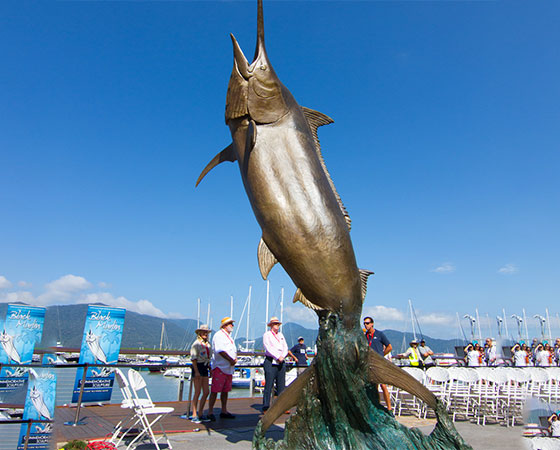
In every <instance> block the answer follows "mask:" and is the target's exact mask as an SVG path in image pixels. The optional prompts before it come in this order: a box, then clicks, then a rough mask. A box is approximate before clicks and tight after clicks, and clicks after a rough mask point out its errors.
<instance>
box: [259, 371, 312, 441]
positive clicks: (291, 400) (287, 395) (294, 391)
mask: <svg viewBox="0 0 560 450" xmlns="http://www.w3.org/2000/svg"><path fill="white" fill-rule="evenodd" d="M314 374H315V366H314V364H311V366H309V367H308V368H307V369H306V370H305V372H303V373H302V374H301V375H298V377H297V378H296V379H295V380H294V381H292V382H291V383H290V385H289V386H288V387H287V388H286V389H284V392H282V394H280V396H279V397H278V398H277V399H276V401H275V402H274V404H273V405H272V406H271V407H270V409H269V410H268V411H267V412H266V414H265V415H264V416H263V418H262V419H261V423H262V432H263V433H264V432H265V431H266V430H267V429H268V427H270V425H272V424H273V423H274V421H275V420H276V419H278V417H280V416H281V415H282V414H284V412H285V411H287V410H288V409H290V408H292V407H294V406H295V405H297V402H298V400H299V399H300V397H301V391H303V389H304V388H305V387H306V386H308V385H309V382H310V381H311V378H312V377H313V375H314Z"/></svg>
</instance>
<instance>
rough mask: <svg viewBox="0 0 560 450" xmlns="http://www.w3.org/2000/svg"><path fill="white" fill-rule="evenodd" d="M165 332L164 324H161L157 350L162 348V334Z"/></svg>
mask: <svg viewBox="0 0 560 450" xmlns="http://www.w3.org/2000/svg"><path fill="white" fill-rule="evenodd" d="M164 331H165V322H161V336H160V338H159V349H160V350H161V347H162V346H163V333H164Z"/></svg>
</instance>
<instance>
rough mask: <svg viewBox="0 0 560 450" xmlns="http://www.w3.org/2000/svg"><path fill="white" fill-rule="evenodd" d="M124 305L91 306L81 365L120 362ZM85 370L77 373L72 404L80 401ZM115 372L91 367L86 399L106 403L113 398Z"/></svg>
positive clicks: (84, 395)
mask: <svg viewBox="0 0 560 450" xmlns="http://www.w3.org/2000/svg"><path fill="white" fill-rule="evenodd" d="M125 312H126V310H124V309H121V308H109V307H107V306H94V305H90V306H89V307H88V312H87V316H86V324H85V327H84V337H83V339H82V347H81V349H80V360H79V362H80V363H81V364H86V363H87V364H116V363H117V361H118V359H119V352H120V350H121V340H122V333H123V329H124V314H125ZM83 375H84V369H83V368H80V369H78V370H77V372H76V381H75V383H74V391H73V393H72V403H76V402H77V401H78V398H79V395H80V386H81V384H82V378H83ZM114 380H115V374H114V372H113V370H112V369H111V368H109V367H88V369H87V373H86V378H85V383H84V394H83V397H82V402H105V401H109V400H110V399H111V391H112V388H113V382H114Z"/></svg>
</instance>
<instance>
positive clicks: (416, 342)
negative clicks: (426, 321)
mask: <svg viewBox="0 0 560 450" xmlns="http://www.w3.org/2000/svg"><path fill="white" fill-rule="evenodd" d="M412 344H416V345H418V341H417V340H416V339H413V340H412V341H410V345H412Z"/></svg>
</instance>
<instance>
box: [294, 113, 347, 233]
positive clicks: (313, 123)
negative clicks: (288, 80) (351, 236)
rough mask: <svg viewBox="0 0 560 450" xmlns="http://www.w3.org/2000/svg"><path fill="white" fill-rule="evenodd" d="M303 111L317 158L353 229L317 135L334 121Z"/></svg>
mask: <svg viewBox="0 0 560 450" xmlns="http://www.w3.org/2000/svg"><path fill="white" fill-rule="evenodd" d="M301 110H302V111H303V115H304V116H305V119H306V120H307V124H308V125H309V129H310V130H311V134H313V139H314V140H315V150H316V151H317V156H318V157H319V161H320V162H321V166H322V167H323V171H324V172H325V175H326V176H327V180H329V184H330V186H331V189H332V191H333V193H334V196H335V197H336V200H337V202H338V206H339V207H340V210H341V211H342V214H343V215H344V219H345V220H346V224H347V225H348V229H351V228H352V219H350V215H349V214H348V211H346V207H345V206H344V203H342V199H341V198H340V195H338V192H337V191H336V188H335V187H334V183H333V180H332V178H331V174H330V173H329V171H328V170H327V166H326V164H325V160H324V159H323V154H322V153H321V144H320V143H319V135H318V134H317V128H319V127H320V126H323V125H328V124H330V123H333V122H334V120H332V119H331V118H330V117H329V116H327V115H326V114H323V113H322V112H319V111H315V110H313V109H310V108H305V107H303V106H302V107H301Z"/></svg>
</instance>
